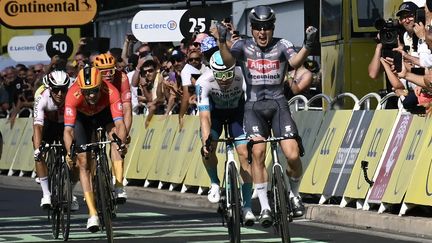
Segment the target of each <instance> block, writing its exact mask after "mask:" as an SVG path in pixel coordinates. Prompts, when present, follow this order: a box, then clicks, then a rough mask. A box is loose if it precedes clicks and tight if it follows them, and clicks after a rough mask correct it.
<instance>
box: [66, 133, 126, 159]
mask: <svg viewBox="0 0 432 243" xmlns="http://www.w3.org/2000/svg"><path fill="white" fill-rule="evenodd" d="M112 137H113V139H112V140H106V141H97V142H93V143H87V144H82V145H80V146H76V145H75V141H73V142H72V144H71V148H70V153H71V157H75V155H76V154H77V153H84V152H89V151H91V150H94V149H98V148H99V146H100V145H104V144H110V143H116V144H117V146H118V147H119V148H118V150H119V151H123V150H124V149H126V145H125V144H123V143H122V141H121V139H120V138H119V137H118V136H117V134H115V133H113V135H112ZM122 158H124V155H122Z"/></svg>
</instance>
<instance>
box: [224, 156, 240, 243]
mask: <svg viewBox="0 0 432 243" xmlns="http://www.w3.org/2000/svg"><path fill="white" fill-rule="evenodd" d="M237 175H238V173H237V168H236V167H235V165H234V164H233V163H230V164H229V165H228V180H229V184H228V185H227V188H229V190H228V193H229V203H230V206H231V208H230V209H228V210H231V214H230V217H229V219H228V233H229V235H230V241H231V242H235V243H239V242H240V220H241V219H240V208H241V205H240V196H239V195H240V190H239V184H238V180H237Z"/></svg>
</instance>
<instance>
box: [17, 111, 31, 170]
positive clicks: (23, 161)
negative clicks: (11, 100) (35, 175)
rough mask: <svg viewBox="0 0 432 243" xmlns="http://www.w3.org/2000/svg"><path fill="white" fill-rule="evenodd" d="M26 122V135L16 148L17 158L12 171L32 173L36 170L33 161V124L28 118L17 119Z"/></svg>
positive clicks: (24, 134)
mask: <svg viewBox="0 0 432 243" xmlns="http://www.w3.org/2000/svg"><path fill="white" fill-rule="evenodd" d="M17 119H20V120H23V121H22V122H25V121H27V122H26V126H25V128H24V133H23V135H22V138H21V139H20V143H19V145H18V146H17V147H16V149H15V150H16V154H15V158H14V159H13V164H12V168H11V169H12V170H13V171H22V172H30V171H33V170H34V167H35V162H34V159H33V151H34V149H33V142H32V136H33V122H32V119H28V118H17Z"/></svg>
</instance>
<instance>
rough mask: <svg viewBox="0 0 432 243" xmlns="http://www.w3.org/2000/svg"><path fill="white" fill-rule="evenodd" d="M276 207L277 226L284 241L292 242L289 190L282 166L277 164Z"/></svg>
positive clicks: (285, 242)
mask: <svg viewBox="0 0 432 243" xmlns="http://www.w3.org/2000/svg"><path fill="white" fill-rule="evenodd" d="M273 176H274V183H275V184H276V187H275V188H274V200H275V202H274V207H275V216H276V226H277V230H278V232H279V235H280V236H281V238H282V242H283V243H289V242H291V237H290V233H289V225H288V223H289V215H288V202H287V198H288V197H287V190H286V186H285V181H284V178H283V173H282V169H281V167H278V166H276V167H275V170H274V175H273Z"/></svg>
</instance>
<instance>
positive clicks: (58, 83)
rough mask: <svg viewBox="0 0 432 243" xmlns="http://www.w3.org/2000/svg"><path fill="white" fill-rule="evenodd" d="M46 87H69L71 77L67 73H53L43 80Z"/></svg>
mask: <svg viewBox="0 0 432 243" xmlns="http://www.w3.org/2000/svg"><path fill="white" fill-rule="evenodd" d="M42 83H43V84H44V85H45V87H47V88H48V87H64V86H66V87H68V86H69V83H70V78H69V75H68V74H67V73H66V72H65V71H57V70H56V71H52V72H50V73H48V74H47V75H45V76H44V77H43V78H42Z"/></svg>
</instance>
